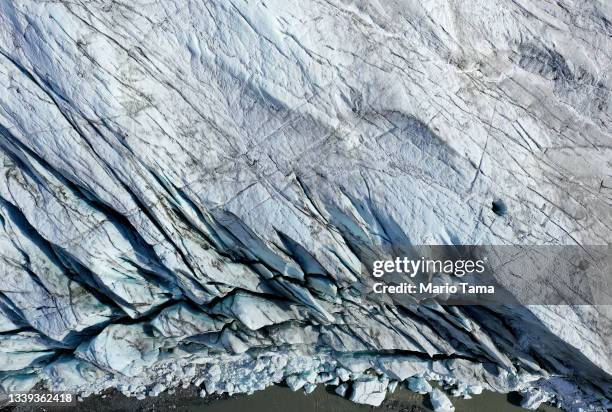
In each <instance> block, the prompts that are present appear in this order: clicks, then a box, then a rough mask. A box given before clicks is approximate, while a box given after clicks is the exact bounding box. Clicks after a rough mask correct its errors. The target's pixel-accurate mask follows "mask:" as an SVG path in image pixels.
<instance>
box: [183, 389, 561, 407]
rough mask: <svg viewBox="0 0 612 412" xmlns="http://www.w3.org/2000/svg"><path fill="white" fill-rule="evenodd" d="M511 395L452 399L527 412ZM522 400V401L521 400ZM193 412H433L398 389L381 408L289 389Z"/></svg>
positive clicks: (417, 397)
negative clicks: (514, 402)
mask: <svg viewBox="0 0 612 412" xmlns="http://www.w3.org/2000/svg"><path fill="white" fill-rule="evenodd" d="M517 397H518V395H517V396H516V397H514V398H515V399H512V398H513V396H512V395H511V396H510V401H509V400H508V395H501V394H495V393H490V392H489V393H483V394H481V395H478V396H476V397H474V398H473V399H469V400H464V399H457V398H452V397H451V398H450V399H451V400H452V401H453V405H455V411H457V412H463V411H465V412H492V411H494V412H519V411H523V412H524V411H525V409H523V408H521V407H520V406H515V405H513V404H512V403H511V401H516V398H517ZM518 399H520V397H518ZM178 410H181V411H189V412H199V411H206V412H287V411H295V412H310V411H321V412H328V411H334V412H350V411H388V412H392V411H398V412H399V411H411V412H412V411H414V412H417V411H419V412H420V411H424V412H425V411H426V412H429V411H432V409H431V405H430V404H429V401H428V400H427V396H422V395H418V394H415V393H413V392H410V391H408V390H405V389H398V390H396V391H395V393H394V394H391V395H389V396H387V399H386V400H385V402H384V403H383V404H382V405H381V406H379V407H376V408H374V407H371V406H366V405H356V404H354V403H352V402H350V401H348V400H346V399H344V398H341V397H340V396H337V395H336V394H334V393H333V392H332V391H331V390H329V389H328V390H326V388H324V387H322V386H319V387H317V390H315V391H314V392H313V393H311V394H310V395H305V394H304V393H303V392H302V391H298V392H293V391H291V390H290V389H288V388H285V387H280V386H274V387H271V388H268V389H266V390H264V391H261V392H256V393H255V394H253V395H251V396H249V397H246V396H239V397H234V398H229V399H223V400H218V401H216V402H213V403H211V404H209V405H204V406H203V405H197V404H191V405H183V406H181V407H179V408H178ZM540 410H541V411H546V412H552V411H559V409H557V408H553V407H542V408H541V409H540Z"/></svg>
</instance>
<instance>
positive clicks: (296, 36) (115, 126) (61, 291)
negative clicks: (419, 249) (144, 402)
mask: <svg viewBox="0 0 612 412" xmlns="http://www.w3.org/2000/svg"><path fill="white" fill-rule="evenodd" d="M611 21H612V6H610V4H608V2H602V1H595V0H587V1H577V0H576V1H574V0H563V1H559V2H555V3H544V2H527V1H522V0H521V1H500V2H495V5H492V4H491V2H487V1H475V2H459V3H457V4H454V5H452V7H451V6H450V5H448V4H446V3H444V2H436V1H434V2H420V1H412V0H410V1H401V2H400V1H387V2H378V1H368V2H346V1H330V2H325V3H319V2H313V1H280V0H271V1H266V2H265V4H264V2H238V1H206V2H202V1H196V0H186V1H162V0H155V1H147V2H136V4H132V3H131V2H120V1H116V2H112V4H111V3H108V2H40V1H34V0H23V1H19V2H10V1H5V2H0V83H1V84H2V93H0V169H1V171H2V173H0V278H1V280H2V282H0V391H2V392H8V391H14V390H28V389H30V388H32V387H33V386H34V385H35V384H37V383H40V384H43V385H46V386H47V387H48V388H50V389H55V390H66V391H71V392H77V393H79V394H81V395H88V394H91V393H98V392H100V391H102V390H105V389H107V388H116V389H118V390H120V391H121V392H123V393H126V394H129V395H133V396H138V397H143V396H146V395H150V396H155V395H157V394H159V393H160V392H161V391H164V390H170V389H173V388H176V387H178V386H188V385H193V384H196V385H198V386H200V388H201V390H202V393H203V394H204V395H206V394H213V393H223V392H226V393H252V392H254V391H256V390H260V389H263V388H265V387H267V386H270V385H272V384H277V383H282V382H285V383H286V384H287V385H289V386H290V387H292V388H293V389H296V390H297V389H303V390H305V391H306V392H309V391H312V390H313V389H314V385H317V384H327V385H334V386H337V385H338V384H340V383H341V382H344V383H342V384H341V385H340V386H339V387H338V388H343V389H338V391H339V393H340V394H341V395H342V396H348V397H349V398H350V399H352V400H354V401H355V402H361V403H366V404H371V405H374V404H379V403H380V402H382V400H383V399H384V396H385V394H386V392H387V388H388V387H390V386H389V385H392V383H389V382H390V381H391V382H406V381H408V382H407V385H408V387H411V388H412V389H413V390H417V391H419V392H427V391H426V390H425V389H428V388H429V385H430V384H429V383H428V382H438V383H439V384H441V385H443V387H445V388H448V389H449V391H448V392H449V393H450V394H452V395H453V396H463V397H465V396H474V395H477V394H478V393H480V392H481V391H482V390H489V391H496V392H503V393H506V392H509V391H519V392H521V393H523V394H524V395H525V406H529V407H535V405H536V404H537V403H538V402H540V401H541V400H546V401H551V402H553V403H556V404H558V405H559V406H561V407H562V408H564V409H566V410H569V411H578V410H581V411H602V410H605V409H606V408H610V407H611V403H610V402H611V398H612V384H611V382H612V380H611V373H612V357H611V355H610V341H611V336H610V333H611V332H610V331H611V327H610V318H611V317H612V315H611V313H610V308H609V307H603V306H598V307H594V306H571V305H565V306H537V305H534V306H525V307H519V306H495V307H489V308H484V307H455V308H452V307H442V306H439V305H433V304H432V305H423V304H421V305H415V304H414V302H409V301H405V300H402V299H399V298H398V299H395V300H394V299H383V298H380V297H377V296H372V295H366V294H365V293H364V292H365V291H367V290H368V288H369V287H370V284H371V281H372V279H371V277H370V276H368V275H366V274H364V272H363V267H364V265H365V264H367V263H368V262H371V261H372V259H374V258H377V257H378V258H383V257H384V256H383V255H384V253H385V252H384V251H387V250H397V251H401V250H402V249H403V248H406V247H409V246H411V245H419V244H527V245H529V244H556V245H576V244H579V245H597V244H599V245H601V244H604V245H605V244H610V242H611V241H612V225H611V224H610V223H611V222H612V208H610V196H611V192H610V190H611V188H612V177H611V176H612V173H611V172H610V171H611V168H610V159H611V158H612V152H611V151H612V149H611V145H610V141H611V140H610V139H611V127H610V121H611V114H612V105H611V93H610V86H611V83H610V82H611V79H610V73H611V67H610V64H611V63H610V62H612V58H611V57H612V43H611V42H610V36H611V35H612V24H611V23H610V22H611ZM404 386H405V385H404ZM440 394H441V393H438V392H436V390H433V392H432V402H433V401H434V400H435V399H437V401H436V402H438V403H439V405H440V408H447V409H450V406H449V405H448V404H447V401H446V398H445V397H443V396H442V395H440Z"/></svg>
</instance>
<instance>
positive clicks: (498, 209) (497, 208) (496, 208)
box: [491, 199, 508, 216]
mask: <svg viewBox="0 0 612 412" xmlns="http://www.w3.org/2000/svg"><path fill="white" fill-rule="evenodd" d="M491 210H492V211H493V213H495V214H496V215H497V216H504V215H505V214H506V212H507V211H508V208H507V207H506V204H505V203H504V201H503V200H501V199H497V200H494V201H493V202H491Z"/></svg>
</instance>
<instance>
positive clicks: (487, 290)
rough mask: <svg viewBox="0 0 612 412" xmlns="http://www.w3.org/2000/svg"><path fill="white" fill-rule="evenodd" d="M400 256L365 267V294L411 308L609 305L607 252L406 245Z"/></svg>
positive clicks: (611, 264)
mask: <svg viewBox="0 0 612 412" xmlns="http://www.w3.org/2000/svg"><path fill="white" fill-rule="evenodd" d="M403 251H404V252H405V253H404V254H403V255H402V254H400V253H398V251H397V250H394V253H384V252H383V253H381V254H382V256H384V257H385V259H372V260H371V261H370V263H369V264H367V265H364V267H363V271H364V275H366V276H365V277H364V278H365V279H367V280H366V285H365V287H366V289H365V290H364V292H365V293H368V294H374V295H386V296H388V297H389V298H391V299H393V300H401V301H402V302H406V303H427V302H430V300H431V299H434V300H435V301H437V302H438V303H440V304H451V305H483V304H484V305H488V304H502V305H511V304H519V305H532V304H533V305H559V304H571V305H611V304H612V285H611V283H612V276H611V274H612V247H611V246H610V245H597V246H584V245H512V246H510V245H503V246H490V245H489V246H480V245H479V246H405V245H404V247H403ZM398 255H399V256H398Z"/></svg>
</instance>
